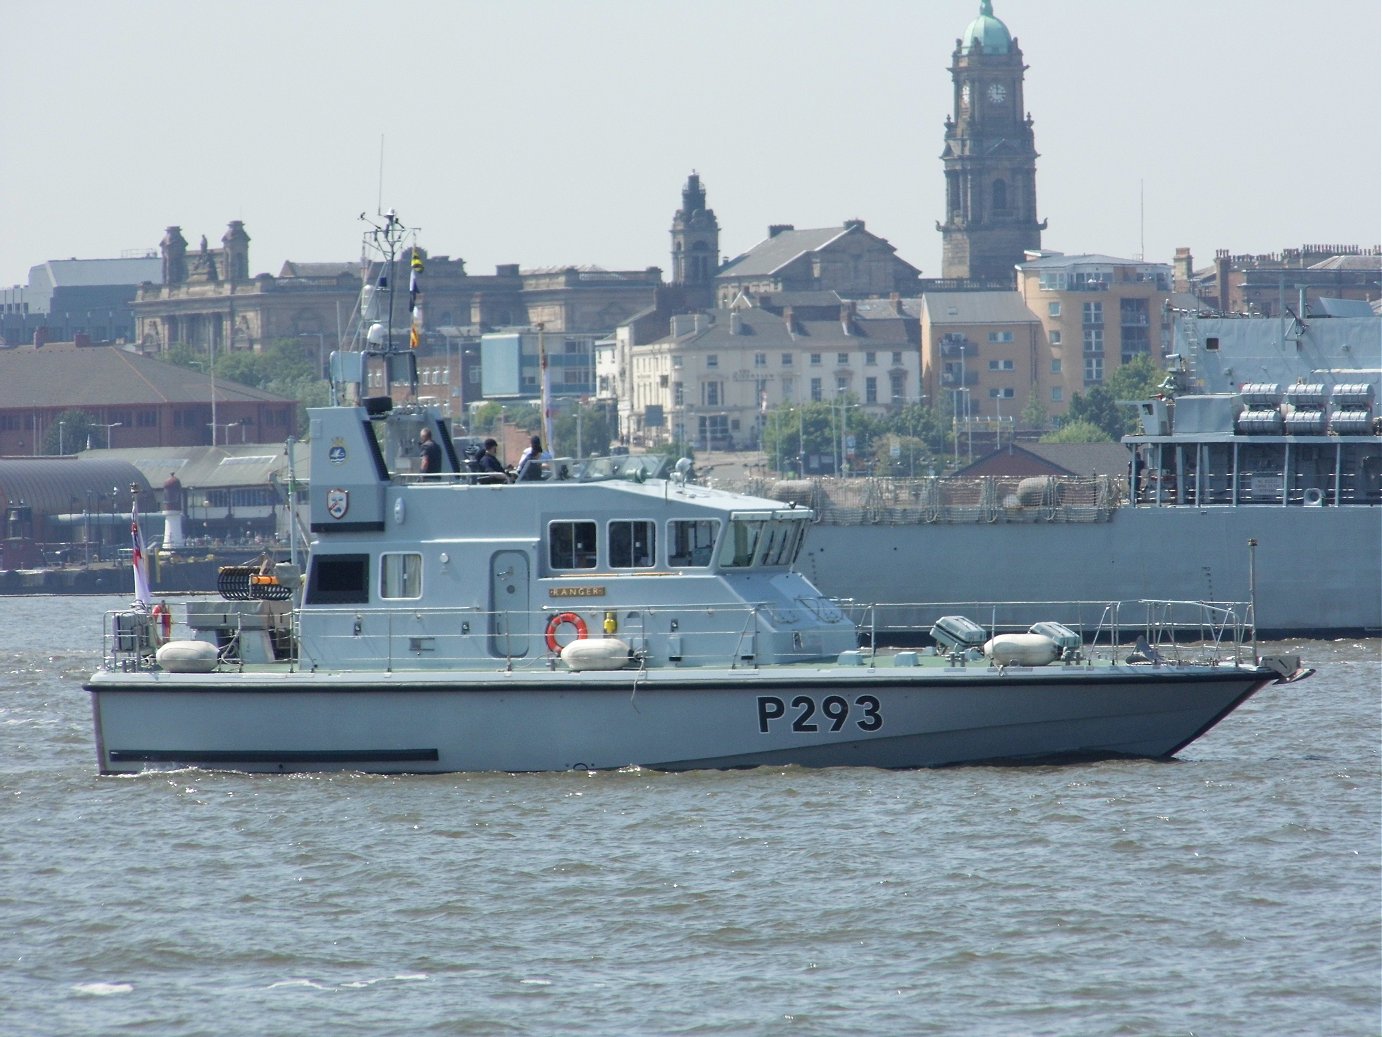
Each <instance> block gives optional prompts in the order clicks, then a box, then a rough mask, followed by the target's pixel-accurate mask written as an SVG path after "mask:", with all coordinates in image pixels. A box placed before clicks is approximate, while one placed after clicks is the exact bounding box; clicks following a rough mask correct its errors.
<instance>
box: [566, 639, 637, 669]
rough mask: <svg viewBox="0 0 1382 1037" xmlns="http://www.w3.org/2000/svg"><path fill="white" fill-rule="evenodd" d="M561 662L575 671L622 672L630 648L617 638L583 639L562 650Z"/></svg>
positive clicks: (627, 660)
mask: <svg viewBox="0 0 1382 1037" xmlns="http://www.w3.org/2000/svg"><path fill="white" fill-rule="evenodd" d="M561 661H562V662H564V663H566V665H567V666H569V667H571V669H573V670H621V669H623V668H624V667H625V666H627V665H628V662H629V646H628V644H627V643H626V642H624V641H621V640H619V638H617V637H582V638H580V639H579V640H576V641H572V642H571V643H570V644H569V645H567V646H566V647H565V648H563V649H562V650H561Z"/></svg>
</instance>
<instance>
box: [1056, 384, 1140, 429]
mask: <svg viewBox="0 0 1382 1037" xmlns="http://www.w3.org/2000/svg"><path fill="white" fill-rule="evenodd" d="M1135 416H1136V415H1135V414H1134V412H1133V411H1132V409H1131V408H1129V407H1124V406H1122V405H1120V404H1119V403H1118V400H1117V398H1116V397H1115V396H1114V395H1113V393H1111V392H1109V390H1108V387H1107V386H1105V385H1093V386H1090V388H1089V391H1088V392H1085V393H1076V394H1075V395H1074V396H1072V397H1071V398H1070V408H1069V410H1067V411H1066V412H1065V417H1064V418H1062V419H1061V422H1060V428H1065V426H1066V425H1071V424H1075V423H1077V422H1085V423H1087V424H1090V425H1093V426H1094V427H1096V428H1098V429H1100V430H1101V431H1102V433H1103V435H1104V436H1105V437H1107V438H1108V439H1113V440H1116V439H1118V437H1120V436H1122V435H1123V434H1124V433H1125V432H1126V431H1129V429H1128V427H1127V426H1128V421H1129V419H1131V418H1134V417H1135ZM1057 431H1059V429H1058V430H1057ZM1074 442H1077V443H1090V442H1098V440H1088V439H1083V440H1075V441H1074Z"/></svg>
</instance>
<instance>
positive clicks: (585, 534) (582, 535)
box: [547, 522, 595, 569]
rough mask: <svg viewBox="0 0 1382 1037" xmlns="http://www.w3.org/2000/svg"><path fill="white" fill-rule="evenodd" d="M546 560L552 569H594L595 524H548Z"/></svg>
mask: <svg viewBox="0 0 1382 1037" xmlns="http://www.w3.org/2000/svg"><path fill="white" fill-rule="evenodd" d="M547 558H548V561H549V563H550V564H551V566H552V568H553V569H593V568H595V523H594V522H552V523H549V524H548V526H547Z"/></svg>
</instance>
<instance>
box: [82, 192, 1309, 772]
mask: <svg viewBox="0 0 1382 1037" xmlns="http://www.w3.org/2000/svg"><path fill="white" fill-rule="evenodd" d="M391 219H392V216H391ZM335 369H336V370H337V371H338V372H341V373H342V382H343V384H341V385H338V386H337V387H336V389H337V390H338V397H337V398H338V401H339V402H337V403H335V404H333V405H332V406H330V407H322V408H314V409H312V410H310V411H309V418H310V436H311V450H312V473H313V476H312V482H311V489H310V499H309V501H308V504H307V508H306V510H307V512H308V514H309V516H310V520H309V522H310V550H309V554H308V557H307V561H306V565H305V567H301V566H299V565H297V564H296V563H295V562H287V563H281V564H278V565H272V564H269V563H267V562H266V563H265V564H264V565H262V566H257V567H248V566H233V567H227V568H226V569H223V570H222V571H221V573H220V578H219V581H218V583H219V587H218V589H219V591H220V595H219V597H218V598H208V597H202V598H194V599H191V600H188V601H184V602H168V601H162V602H159V603H158V604H157V605H156V606H152V607H150V605H149V603H148V602H143V601H141V602H138V603H136V605H135V606H134V607H131V608H130V609H128V610H123V611H119V612H115V613H112V614H110V616H108V617H107V621H106V625H105V630H104V648H103V662H102V665H101V667H100V669H99V670H98V671H97V672H96V673H94V674H93V675H92V676H91V677H90V679H89V680H88V681H87V682H86V684H85V689H86V690H87V691H88V692H89V693H90V694H91V698H92V703H93V712H94V721H95V734H96V749H97V758H98V765H99V768H100V770H101V772H102V773H122V772H134V771H141V770H146V769H151V768H152V769H158V768H177V767H187V766H196V767H214V768H227V769H235V770H244V771H260V772H285V771H330V770H358V771H370V772H387V773H401V772H446V771H472V770H474V771H562V770H581V769H602V768H620V767H625V766H629V765H643V766H648V767H653V768H659V769H689V768H701V767H744V766H754V765H789V764H796V765H802V766H813V767H814V766H849V765H853V766H860V765H862V766H878V767H922V766H936V765H945V764H959V763H975V762H981V761H995V760H1005V761H1007V760H1013V761H1018V760H1020V761H1030V760H1057V759H1066V758H1072V757H1089V756H1095V757H1099V756H1116V755H1131V756H1143V757H1166V756H1170V755H1173V754H1175V753H1177V752H1178V751H1180V750H1181V749H1182V748H1184V747H1185V746H1187V745H1189V744H1190V743H1191V742H1193V741H1194V740H1195V739H1196V738H1198V737H1200V736H1201V735H1202V734H1204V733H1205V732H1206V731H1208V730H1209V729H1210V728H1212V727H1213V726H1214V725H1215V724H1217V723H1218V722H1219V721H1220V720H1222V719H1223V718H1224V717H1226V716H1227V715H1228V714H1229V713H1231V712H1232V711H1233V710H1234V709H1235V708H1237V707H1238V706H1239V705H1241V704H1242V703H1243V702H1244V701H1245V700H1246V699H1247V698H1248V697H1249V696H1251V695H1252V694H1253V693H1254V692H1256V691H1257V690H1259V689H1260V688H1262V687H1263V686H1265V685H1268V684H1271V683H1274V682H1289V681H1293V680H1297V679H1300V678H1301V677H1303V676H1306V675H1308V673H1309V671H1308V670H1304V669H1302V668H1301V666H1300V662H1299V659H1298V658H1296V657H1275V658H1260V657H1259V656H1258V655H1257V653H1256V651H1255V645H1254V643H1253V642H1252V640H1251V631H1250V629H1249V627H1248V625H1247V624H1248V622H1250V618H1251V617H1250V615H1244V614H1243V613H1241V612H1237V611H1235V610H1234V609H1233V608H1231V607H1225V606H1217V605H1207V604H1204V603H1200V602H1187V601H1159V602H1147V601H1144V602H1141V603H1139V604H1138V606H1137V610H1138V611H1137V615H1136V616H1133V615H1132V613H1131V610H1130V609H1129V608H1128V607H1125V606H1120V605H1119V604H1118V603H1117V602H1108V603H1106V604H1105V606H1104V608H1103V610H1102V611H1101V612H1100V614H1099V616H1098V618H1097V621H1095V622H1093V623H1089V624H1084V623H1083V622H1082V621H1080V620H1078V619H1077V620H1076V621H1075V623H1074V625H1073V626H1069V625H1065V624H1062V623H1061V622H1060V619H1061V618H1062V615H1061V613H1060V612H1059V611H1058V607H1057V606H1050V607H1048V608H1047V609H1046V610H1045V611H1044V612H1042V613H1041V615H1042V619H1041V620H1038V621H1036V622H1033V621H1032V619H1031V617H1030V615H1029V611H1028V610H1029V606H1022V607H1021V608H1020V609H1019V610H1018V611H1012V610H1010V609H1009V608H1008V607H1007V606H1003V605H999V604H992V603H990V604H985V605H983V606H978V605H975V606H972V607H971V610H970V615H961V614H959V613H958V612H957V611H955V610H950V609H944V608H936V609H934V610H932V611H931V613H930V614H929V615H927V616H926V617H925V622H926V623H927V624H928V626H929V631H930V635H931V640H932V641H933V642H934V644H933V645H930V646H927V647H926V648H923V649H919V650H897V651H888V650H885V649H884V648H883V647H882V646H881V643H880V640H879V635H878V628H877V625H876V623H875V617H874V614H873V613H871V611H870V610H869V609H866V608H865V609H860V607H859V606H858V605H857V603H856V604H855V605H854V606H851V607H850V608H848V609H846V608H842V607H840V605H839V604H838V603H836V602H835V601H832V600H831V599H829V598H827V597H825V596H824V595H822V593H821V592H820V591H819V590H817V589H816V587H815V586H814V585H813V584H812V583H811V582H810V581H809V580H808V579H807V578H806V576H805V575H803V573H802V572H801V571H800V570H799V568H798V561H799V558H800V557H801V554H802V551H803V545H804V544H805V543H806V541H807V539H808V537H809V536H810V535H811V534H812V533H813V532H814V530H813V529H812V519H813V518H814V515H813V513H812V511H811V509H810V508H808V507H804V506H801V505H795V504H793V503H791V502H780V501H774V500H769V499H765V498H761V497H752V496H746V495H741V494H737V493H731V492H727V491H723V490H718V489H714V488H709V487H703V486H698V485H696V484H695V483H694V482H693V481H692V480H691V479H690V478H688V474H689V473H688V469H689V464H687V463H683V462H679V463H678V464H677V465H676V466H673V467H672V468H671V470H667V471H664V470H661V469H655V468H652V467H650V465H649V464H648V462H646V461H643V460H639V459H627V460H625V461H612V462H604V463H600V464H588V465H586V466H585V467H582V468H578V467H577V465H576V462H575V461H573V460H570V459H561V458H557V459H550V460H544V461H542V462H541V465H540V468H535V469H533V472H534V473H536V474H537V475H539V476H540V477H538V478H529V479H523V480H521V481H518V482H513V483H510V482H509V481H508V480H507V479H504V478H502V477H496V476H495V475H492V474H489V473H479V472H472V471H470V470H468V467H467V466H466V465H465V464H463V463H462V460H461V458H460V457H458V456H457V455H456V453H455V451H454V449H453V448H452V446H451V443H452V440H451V437H450V435H449V434H448V431H449V430H448V429H447V427H446V422H445V421H444V420H443V419H442V418H441V416H440V415H439V414H438V413H437V412H436V411H435V410H434V409H432V408H430V407H428V406H425V405H421V404H414V403H403V404H397V405H396V404H395V403H394V401H393V400H392V398H391V397H390V396H373V397H369V396H366V395H365V392H366V390H367V387H368V386H370V385H371V384H376V385H377V384H383V385H386V386H387V385H389V384H390V383H391V382H393V381H400V382H405V383H412V384H415V381H413V375H412V372H413V371H414V370H415V367H414V364H413V356H412V355H411V353H410V352H409V351H407V350H395V349H394V348H392V346H391V343H389V342H388V341H387V337H386V342H385V344H384V345H383V347H382V348H378V349H376V348H370V347H367V348H364V349H362V350H360V351H356V352H351V353H347V354H341V355H340V356H339V357H338V358H337V361H336V363H335ZM423 430H428V431H430V432H431V439H432V440H433V441H434V442H435V443H438V444H440V445H442V446H443V447H444V449H443V450H442V451H441V452H440V464H439V465H438V466H437V470H428V471H422V470H420V466H419V458H418V443H419V437H420V434H421V432H422V431H423ZM429 453H432V452H431V451H429ZM432 456H433V457H435V456H436V455H435V453H432ZM136 557H138V552H136ZM139 585H140V582H139V580H138V578H136V586H137V587H138V586H139ZM971 616H972V617H973V618H971ZM976 620H977V621H976ZM1187 632H1189V633H1191V634H1193V638H1190V639H1187V638H1186V637H1185V635H1186V634H1187Z"/></svg>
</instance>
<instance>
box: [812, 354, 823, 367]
mask: <svg viewBox="0 0 1382 1037" xmlns="http://www.w3.org/2000/svg"><path fill="white" fill-rule="evenodd" d="M811 366H812V367H820V366H821V355H820V354H819V353H812V354H811Z"/></svg>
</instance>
